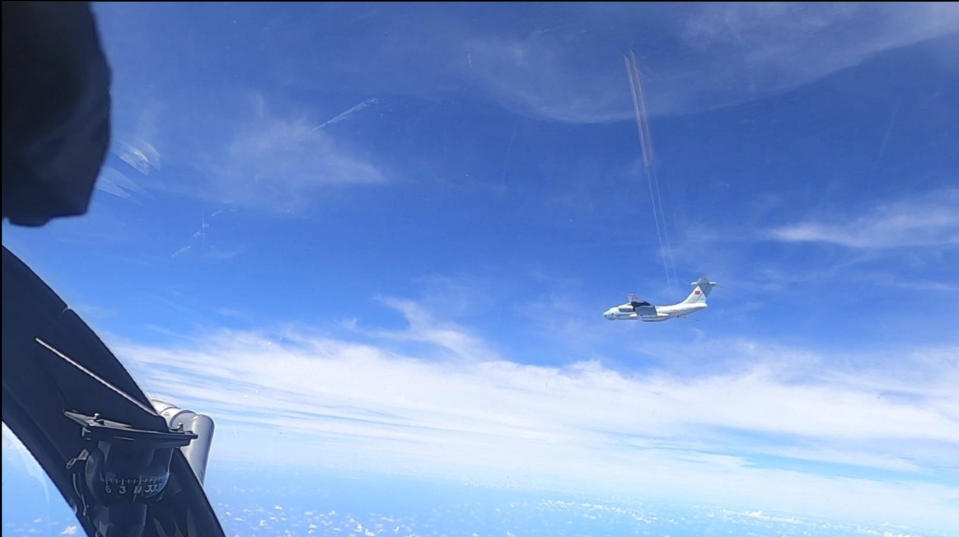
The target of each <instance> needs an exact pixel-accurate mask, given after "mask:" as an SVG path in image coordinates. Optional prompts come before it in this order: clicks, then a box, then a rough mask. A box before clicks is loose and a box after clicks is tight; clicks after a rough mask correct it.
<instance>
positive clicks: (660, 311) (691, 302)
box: [603, 276, 717, 322]
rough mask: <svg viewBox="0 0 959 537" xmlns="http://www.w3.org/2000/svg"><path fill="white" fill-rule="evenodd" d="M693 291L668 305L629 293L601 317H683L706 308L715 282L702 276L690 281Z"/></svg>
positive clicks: (623, 318) (656, 319) (618, 318)
mask: <svg viewBox="0 0 959 537" xmlns="http://www.w3.org/2000/svg"><path fill="white" fill-rule="evenodd" d="M690 285H692V286H694V287H693V292H691V293H689V296H687V297H686V300H683V301H682V302H680V303H678V304H670V305H668V306H654V305H652V304H650V303H649V302H646V301H645V300H641V299H639V298H637V297H636V295H629V302H627V303H625V304H620V305H619V306H613V307H612V308H609V309H608V310H606V311H605V312H603V317H606V318H607V319H609V320H611V321H636V320H640V321H646V322H654V321H665V320H667V319H674V318H677V317H685V316H687V315H689V314H690V313H693V312H697V311H699V310H703V309H706V297H708V296H709V292H710V291H712V290H713V287H715V286H716V285H717V284H716V282H711V281H709V278H707V277H705V276H703V277H702V278H700V279H698V280H696V281H694V282H692V283H691V284H690Z"/></svg>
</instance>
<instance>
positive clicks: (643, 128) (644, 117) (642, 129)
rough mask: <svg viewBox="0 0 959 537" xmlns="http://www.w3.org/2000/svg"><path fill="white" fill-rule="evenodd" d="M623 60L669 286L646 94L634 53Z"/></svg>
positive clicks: (668, 261)
mask: <svg viewBox="0 0 959 537" xmlns="http://www.w3.org/2000/svg"><path fill="white" fill-rule="evenodd" d="M623 59H624V60H625V61H626V75H627V78H628V79H629V89H630V91H631V93H632V95H633V112H634V113H635V114H636V128H637V130H638V131H639V142H640V146H641V148H642V151H643V168H644V169H645V171H646V184H647V186H648V187H649V202H650V205H652V209H653V222H654V223H655V225H656V238H657V240H659V249H660V255H661V257H662V261H663V272H664V273H665V274H666V285H668V286H669V287H670V288H672V287H673V279H674V278H675V271H676V269H675V267H674V266H673V259H672V257H673V254H672V248H671V246H670V243H669V232H668V228H667V226H666V214H665V213H664V212H663V196H662V192H661V191H660V188H659V177H658V176H657V174H656V166H655V158H656V155H655V152H654V151H653V135H652V132H651V131H650V129H649V111H648V110H647V109H646V97H645V95H644V94H643V84H642V80H641V79H640V76H639V67H638V66H637V65H636V63H637V62H636V54H635V53H634V52H633V51H629V52H628V53H627V54H625V55H624V57H623Z"/></svg>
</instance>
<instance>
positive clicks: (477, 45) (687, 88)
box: [462, 3, 959, 123]
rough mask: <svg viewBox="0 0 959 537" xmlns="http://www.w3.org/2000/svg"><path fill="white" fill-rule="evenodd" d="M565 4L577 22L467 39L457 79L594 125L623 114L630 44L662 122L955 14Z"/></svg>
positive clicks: (935, 8)
mask: <svg viewBox="0 0 959 537" xmlns="http://www.w3.org/2000/svg"><path fill="white" fill-rule="evenodd" d="M570 9H571V10H572V12H573V13H572V14H571V16H572V15H576V16H577V18H578V20H576V21H575V22H572V23H570V24H567V25H562V26H560V27H558V28H555V29H552V28H549V29H546V30H543V31H535V32H531V33H529V34H527V35H509V36H504V35H496V34H491V33H490V34H482V33H474V34H470V36H469V37H468V38H465V39H464V41H463V44H462V46H463V48H464V49H465V50H466V55H467V57H468V60H467V62H464V63H465V64H466V65H465V66H464V68H463V73H464V76H465V77H466V78H467V79H470V80H473V81H474V82H475V83H477V84H478V85H479V86H481V87H482V88H484V89H485V90H486V91H487V92H488V93H489V94H491V95H492V96H493V97H494V98H495V99H497V100H498V101H500V102H501V103H502V104H504V105H505V106H506V107H507V108H510V109H512V110H514V111H516V112H518V113H521V114H524V115H530V116H534V117H540V118H545V119H553V120H558V121H564V122H573V123H601V122H609V121H621V120H628V119H629V118H630V116H631V110H630V108H629V92H628V86H627V85H626V76H625V73H624V71H623V63H622V53H623V51H624V50H626V49H628V48H635V49H636V51H637V53H638V54H639V56H640V60H641V61H640V64H641V67H642V68H643V71H644V78H645V82H647V90H648V94H649V106H650V110H651V112H652V113H653V114H654V115H663V114H675V113H689V112H696V111H701V110H704V109H710V108H716V107H720V106H725V105H730V104H737V103H741V102H746V101H749V100H753V99H757V98H762V97H765V96H767V95H769V94H770V93H771V92H775V91H782V90H785V89H789V88H792V87H796V86H799V85H801V84H804V83H806V82H810V81H813V80H816V79H818V78H820V77H823V76H825V75H828V74H829V73H832V72H834V71H837V70H839V69H842V68H845V67H850V66H853V65H855V64H857V63H859V62H861V61H863V60H864V59H866V58H868V57H869V56H870V55H872V54H875V53H878V52H881V51H883V50H888V49H891V48H895V47H900V46H905V45H909V44H912V43H916V42H918V41H921V40H924V39H930V38H934V37H937V36H941V35H945V34H949V33H951V32H956V31H959V7H957V6H956V5H955V4H944V3H927V4H917V5H910V6H905V5H901V4H900V5H878V4H857V5H852V4H830V5H825V4H817V5H807V4H759V3H757V4H699V5H687V6H671V7H669V8H665V9H660V8H656V7H650V6H645V7H644V8H638V7H636V6H634V5H623V6H602V7H584V6H577V7H574V8H570ZM600 24H601V25H602V26H601V27H602V28H603V31H602V32H597V31H596V27H594V26H598V25H600ZM852 28H855V31H852ZM663 42H669V43H674V44H676V45H678V46H679V47H680V49H681V50H683V51H684V52H683V54H682V55H681V56H680V58H677V57H675V56H664V55H661V54H658V51H659V47H660V46H661V43H663Z"/></svg>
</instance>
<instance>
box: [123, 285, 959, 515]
mask: <svg viewBox="0 0 959 537" xmlns="http://www.w3.org/2000/svg"><path fill="white" fill-rule="evenodd" d="M389 304H390V305H391V306H392V307H394V308H397V309H399V310H400V311H401V312H403V313H404V314H405V315H406V317H407V318H408V319H409V321H410V325H409V328H408V329H406V330H401V331H390V332H376V331H369V332H362V333H361V332H359V331H354V332H353V334H354V335H353V336H351V337H332V336H330V335H327V334H319V333H316V332H313V331H310V330H306V329H287V330H282V331H276V332H272V333H249V332H227V331H215V332H214V333H212V334H209V335H207V336H205V337H204V338H202V339H197V340H193V341H189V342H186V343H183V344H181V345H177V346H173V347H147V346H139V345H132V344H119V345H114V347H115V349H116V350H118V351H119V352H118V355H119V356H121V357H122V358H123V359H125V360H126V362H127V363H128V364H129V365H130V366H131V368H132V369H133V371H134V373H135V374H136V375H137V376H138V378H140V379H141V382H142V383H143V385H144V386H145V388H146V389H147V390H149V391H152V392H154V393H155V394H156V395H158V396H162V397H167V398H172V399H173V400H176V401H178V402H180V403H181V404H183V405H191V406H193V407H194V408H195V409H197V410H201V411H204V412H208V413H210V414H211V415H213V416H214V418H215V419H216V420H217V421H218V423H219V424H220V425H219V427H218V433H217V434H218V439H217V445H216V447H215V451H216V453H215V455H214V460H215V461H216V460H217V459H220V460H223V459H226V460H230V459H234V460H259V459H260V458H261V457H262V451H261V450H262V449H268V450H270V452H272V453H284V456H283V457H282V460H283V461H284V462H288V463H290V464H294V465H316V466H336V467H347V468H355V469H358V470H360V469H363V470H370V469H373V470H381V471H390V472H404V473H413V474H417V475H426V476H434V477H440V476H442V477H453V478H457V479H464V480H468V481H473V482H481V483H485V484H492V485H501V486H528V487H535V488H548V489H554V490H555V489H559V490H564V491H567V492H573V491H575V492H579V491H592V492H596V493H603V494H629V495H634V496H638V497H660V498H672V499H682V500H683V501H687V502H688V501H714V502H725V504H726V505H729V506H731V507H735V506H743V507H749V508H762V509H778V510H781V511H785V512H799V513H807V514H814V515H829V516H838V517H842V518H853V519H856V518H859V519H867V520H869V521H871V522H877V521H878V522H883V521H889V522H897V523H920V522H921V523H924V524H925V525H926V526H930V525H931V527H937V526H939V527H948V525H949V524H954V523H956V522H959V518H957V513H956V510H955V505H954V503H953V502H954V501H955V499H956V498H959V487H956V486H955V485H954V484H949V483H954V481H950V477H949V476H953V477H954V476H956V475H957V470H956V468H955V461H956V460H957V457H959V441H957V439H959V396H957V394H956V393H955V390H954V389H953V387H954V386H955V385H957V384H959V363H957V358H956V357H957V356H959V349H939V350H933V351H923V352H914V353H906V354H904V355H903V356H900V357H898V358H899V360H900V362H901V365H900V366H898V367H899V368H901V369H896V368H895V367H894V368H893V369H889V368H884V369H878V368H873V369H870V370H852V369H848V370H843V369H840V368H837V367H833V366H831V365H830V364H831V363H842V362H846V363H849V361H848V360H846V359H845V358H844V357H837V356H811V357H810V356H809V355H805V356H806V358H807V359H806V360H805V361H804V362H803V363H801V364H789V363H785V362H783V361H782V359H781V358H782V356H783V352H782V349H776V348H772V347H770V348H765V347H763V346H762V345H759V344H756V343H753V342H742V341H739V342H724V343H722V344H720V345H716V346H710V347H708V348H709V349H710V350H709V353H716V352H719V353H737V352H738V353H746V354H749V356H750V357H751V358H752V365H751V366H749V367H746V368H745V369H740V370H737V371H726V372H718V373H713V374H710V375H705V376H699V377H693V378H690V377H679V376H675V375H672V374H670V373H669V372H668V371H654V372H647V373H642V374H639V373H631V372H626V371H619V370H614V369H611V368H609V367H607V366H605V365H604V364H603V363H602V361H600V360H593V361H586V362H576V363H569V364H567V365H564V366H544V365H529V364H523V363H518V362H515V361H511V360H509V359H507V358H503V357H501V356H498V355H495V354H493V353H492V351H489V352H490V354H491V356H490V357H488V358H484V357H483V356H482V354H483V352H485V351H484V349H485V350H488V349H489V347H488V346H487V345H486V344H484V343H483V342H482V341H481V340H480V339H479V338H477V337H476V336H474V335H472V334H470V333H469V331H468V330H465V329H463V328H462V327H459V326H456V325H453V324H449V323H446V324H443V325H437V323H436V322H435V321H434V320H432V318H431V317H430V316H429V315H427V314H426V313H424V311H423V310H422V309H421V308H420V307H419V306H417V305H415V304H413V303H410V302H408V301H391V302H389ZM410 342H414V343H417V344H420V345H423V347H422V350H421V351H419V352H416V353H410V352H407V351H403V350H400V349H399V347H400V346H402V345H404V344H408V343H410ZM689 352H690V353H694V354H695V353H697V352H699V351H697V350H696V349H690V351H689ZM701 358H702V359H703V360H710V359H711V357H710V356H709V355H707V354H704V355H703V356H702V357H701ZM264 433H266V438H267V440H266V441H265V443H266V444H267V445H264V440H263V438H264ZM255 438H259V439H260V440H253V439H255ZM278 462H279V461H278ZM772 490H775V494H771V491H772ZM653 491H655V492H653Z"/></svg>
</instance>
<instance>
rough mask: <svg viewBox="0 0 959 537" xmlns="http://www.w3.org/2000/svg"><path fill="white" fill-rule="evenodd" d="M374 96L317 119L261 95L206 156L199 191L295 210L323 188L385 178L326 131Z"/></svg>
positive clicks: (238, 201) (222, 198)
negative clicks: (279, 109)
mask: <svg viewBox="0 0 959 537" xmlns="http://www.w3.org/2000/svg"><path fill="white" fill-rule="evenodd" d="M374 102H375V101H371V100H367V101H364V102H363V103H360V104H359V105H356V106H354V107H352V108H350V109H349V110H347V111H345V112H343V113H341V114H338V115H337V116H335V117H334V118H333V119H332V120H329V121H326V122H324V123H321V124H316V123H314V122H312V121H310V120H308V119H306V118H305V117H287V116H281V115H277V114H274V113H273V112H271V111H270V110H269V109H268V107H267V105H266V102H265V100H264V99H263V98H262V97H261V96H256V97H255V98H254V110H255V113H254V114H253V115H252V116H253V117H252V118H251V119H249V120H248V121H246V122H245V123H244V124H242V125H241V126H240V127H239V128H238V129H237V131H236V133H235V135H234V136H233V137H232V138H231V139H230V140H229V141H228V142H227V143H226V144H225V146H224V147H222V151H220V152H214V153H213V154H208V155H206V158H205V163H206V165H205V166H204V168H205V169H206V170H208V171H209V172H210V173H209V178H210V180H209V182H207V183H206V184H204V185H203V188H204V189H205V191H204V192H203V193H201V194H203V195H205V197H211V198H212V199H216V200H218V201H226V202H228V203H235V204H238V205H248V206H255V207H267V208H270V209H273V210H275V211H278V212H288V213H296V212H299V211H301V210H303V209H304V208H306V206H307V205H308V204H309V202H310V200H311V199H313V197H314V196H315V195H316V193H317V192H318V191H319V190H320V189H323V188H330V187H335V186H347V185H369V184H382V183H385V182H387V178H386V175H385V174H384V173H383V171H382V170H381V169H380V168H379V167H377V166H376V165H375V164H373V163H371V162H370V161H368V160H367V159H365V158H363V157H361V156H359V155H357V154H355V153H354V152H352V151H351V150H350V149H348V148H346V147H344V145H343V144H342V143H341V142H339V141H337V140H336V139H334V137H333V136H331V135H330V134H329V133H327V132H326V130H327V127H328V126H329V125H331V124H332V123H338V122H341V121H344V120H346V119H347V118H349V117H350V116H352V115H354V114H356V113H358V112H359V111H361V110H362V109H363V108H366V107H368V106H370V105H372V104H374Z"/></svg>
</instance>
